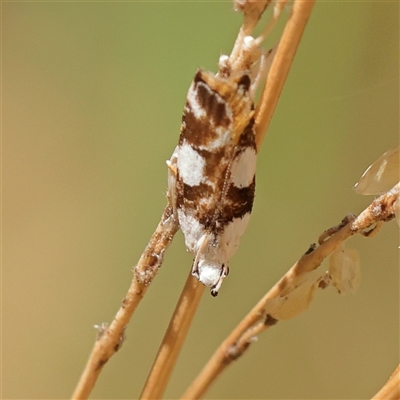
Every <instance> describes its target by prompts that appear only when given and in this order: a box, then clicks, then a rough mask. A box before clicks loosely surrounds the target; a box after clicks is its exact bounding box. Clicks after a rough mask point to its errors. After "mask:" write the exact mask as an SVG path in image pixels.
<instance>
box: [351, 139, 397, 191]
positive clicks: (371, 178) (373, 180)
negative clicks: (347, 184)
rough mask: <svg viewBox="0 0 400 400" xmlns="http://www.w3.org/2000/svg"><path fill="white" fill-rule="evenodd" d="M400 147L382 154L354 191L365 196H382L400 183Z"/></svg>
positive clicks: (355, 186)
mask: <svg viewBox="0 0 400 400" xmlns="http://www.w3.org/2000/svg"><path fill="white" fill-rule="evenodd" d="M399 175H400V173H399V145H397V146H395V147H393V148H392V149H390V150H388V151H387V152H385V153H384V154H382V155H381V156H380V157H379V158H378V159H377V160H376V161H375V162H373V163H372V164H371V165H370V166H369V167H368V168H367V170H366V171H365V172H364V173H363V175H362V176H361V178H360V180H359V181H358V182H357V183H356V184H355V185H354V190H355V191H356V193H358V194H363V195H380V194H383V193H385V192H387V191H388V190H389V189H391V188H392V187H393V186H394V185H395V184H396V183H397V182H399Z"/></svg>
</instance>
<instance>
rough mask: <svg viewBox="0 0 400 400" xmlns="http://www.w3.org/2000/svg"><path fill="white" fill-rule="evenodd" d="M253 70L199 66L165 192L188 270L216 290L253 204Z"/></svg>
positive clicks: (170, 163) (170, 166) (215, 291)
mask: <svg viewBox="0 0 400 400" xmlns="http://www.w3.org/2000/svg"><path fill="white" fill-rule="evenodd" d="M251 84H252V82H251V75H250V73H249V72H243V73H237V74H233V75H231V76H228V77H224V76H223V75H222V74H221V75H218V74H217V75H213V74H212V73H211V72H207V71H204V70H201V69H200V70H198V71H197V73H196V75H195V77H194V80H193V82H192V84H191V86H190V88H189V92H188V95H187V99H186V105H185V108H184V112H183V117H182V125H181V132H180V137H179V143H178V146H177V147H176V149H175V151H174V153H173V154H172V157H171V159H170V160H169V161H168V162H167V164H168V167H169V177H168V194H169V198H170V201H171V203H172V205H173V209H174V215H175V216H176V218H177V220H178V222H179V225H180V228H181V230H182V232H183V235H184V237H185V245H186V248H187V250H188V251H190V252H191V253H193V254H194V261H193V266H192V274H193V275H194V276H196V277H197V278H198V280H199V281H200V282H201V283H203V284H204V285H206V286H208V287H210V288H211V294H212V295H213V296H216V295H217V294H218V291H219V289H220V287H221V284H222V282H223V280H224V278H225V277H226V276H227V275H228V273H229V267H228V261H229V259H230V258H231V257H232V256H233V255H234V254H235V252H236V250H237V248H238V246H239V242H240V238H241V236H242V235H243V233H244V231H245V229H246V227H247V225H248V222H249V218H250V213H251V211H252V207H253V201H254V190H255V171H256V155H257V148H256V142H255V133H254V103H253V99H252V95H251V92H250V91H251Z"/></svg>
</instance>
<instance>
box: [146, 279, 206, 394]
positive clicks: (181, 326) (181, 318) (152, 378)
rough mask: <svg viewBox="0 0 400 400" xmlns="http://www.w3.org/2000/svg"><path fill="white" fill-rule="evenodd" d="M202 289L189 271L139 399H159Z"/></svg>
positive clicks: (201, 285) (202, 286) (200, 284)
mask: <svg viewBox="0 0 400 400" xmlns="http://www.w3.org/2000/svg"><path fill="white" fill-rule="evenodd" d="M204 288H205V286H204V285H203V284H202V283H200V282H199V281H198V280H197V278H195V277H194V276H193V275H192V271H190V273H189V276H188V278H187V280H186V283H185V286H184V288H183V291H182V294H181V296H180V298H179V301H178V303H177V305H176V308H175V311H174V314H173V316H172V318H171V321H170V323H169V326H168V329H167V332H166V333H165V336H164V339H163V341H162V344H161V346H160V349H159V350H158V354H157V357H156V359H155V360H154V363H153V366H152V367H151V371H150V374H149V376H148V377H147V380H146V384H145V386H144V388H143V390H142V394H141V395H140V398H141V399H160V398H161V397H162V395H163V393H164V391H165V388H166V386H167V384H168V381H169V378H170V376H171V374H172V371H173V369H174V366H175V363H176V360H177V358H178V356H179V353H180V351H181V348H182V346H183V343H184V341H185V338H186V336H187V332H188V331H189V328H190V324H191V322H192V319H193V317H194V314H195V313H196V310H197V307H198V305H199V303H200V299H201V296H202V294H203V292H204Z"/></svg>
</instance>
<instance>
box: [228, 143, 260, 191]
mask: <svg viewBox="0 0 400 400" xmlns="http://www.w3.org/2000/svg"><path fill="white" fill-rule="evenodd" d="M256 161H257V155H256V152H255V150H254V149H253V148H251V147H248V148H247V149H246V150H245V151H243V152H242V153H240V154H239V155H238V156H237V157H236V158H235V159H234V160H233V162H232V165H231V177H232V178H231V179H232V183H233V185H234V186H236V187H237V188H244V187H248V186H249V185H250V184H251V182H253V178H254V175H255V173H256Z"/></svg>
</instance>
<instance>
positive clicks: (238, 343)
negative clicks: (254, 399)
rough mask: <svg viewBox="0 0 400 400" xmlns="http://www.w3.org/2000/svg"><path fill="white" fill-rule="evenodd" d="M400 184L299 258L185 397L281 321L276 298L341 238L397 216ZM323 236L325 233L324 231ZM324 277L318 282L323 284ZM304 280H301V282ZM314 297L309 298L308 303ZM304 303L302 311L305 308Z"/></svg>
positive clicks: (207, 384) (198, 391)
mask: <svg viewBox="0 0 400 400" xmlns="http://www.w3.org/2000/svg"><path fill="white" fill-rule="evenodd" d="M399 189H400V184H397V185H396V186H395V187H394V188H393V189H392V190H390V191H389V192H387V193H385V194H384V195H382V196H380V197H379V198H377V199H375V200H374V201H373V202H372V203H371V204H370V205H369V206H368V207H367V208H366V209H365V210H364V211H363V212H362V213H361V214H360V215H359V216H358V217H357V218H354V217H350V218H349V217H347V218H346V219H345V221H349V222H347V223H346V224H340V225H338V226H337V227H336V229H335V231H336V232H335V233H334V234H333V235H331V236H329V237H328V238H326V239H325V240H324V241H322V243H321V244H320V246H319V247H317V248H316V249H314V248H312V249H311V250H310V251H307V252H306V254H304V255H303V256H302V257H301V258H300V259H299V261H297V262H296V263H295V264H294V266H293V267H292V268H291V269H290V270H289V271H288V272H287V273H286V274H285V275H284V276H283V277H282V278H281V279H280V280H279V282H278V283H276V284H275V285H274V286H273V288H272V289H271V290H270V291H269V292H268V293H267V294H266V295H265V296H264V297H263V298H262V299H261V300H260V301H259V302H258V303H257V304H256V306H255V307H254V308H253V309H252V310H251V311H250V312H249V313H248V314H247V315H246V316H245V318H244V319H243V320H242V321H241V322H240V323H239V325H238V326H237V327H236V328H235V329H234V330H233V331H232V333H231V334H230V335H229V336H228V337H227V338H226V339H225V340H224V341H223V342H222V344H221V345H220V346H219V347H218V349H217V350H216V351H215V353H214V355H213V356H212V357H211V359H210V360H209V361H208V363H207V364H206V366H205V367H204V368H203V370H202V371H201V372H200V374H199V375H198V376H197V378H196V379H195V380H194V381H193V382H192V384H191V385H190V387H189V388H188V390H187V391H186V392H185V393H184V394H183V396H182V399H198V398H200V397H202V395H203V394H204V393H205V392H206V391H207V390H208V389H209V387H210V386H211V384H212V383H213V382H214V381H215V380H216V379H217V377H218V376H219V375H220V374H221V373H222V372H223V371H224V370H225V369H226V368H227V367H228V365H230V364H231V362H232V361H233V360H236V359H237V358H239V357H240V356H241V355H243V353H244V352H245V351H246V350H247V349H248V348H249V346H250V345H251V343H252V342H253V341H254V338H255V336H256V335H258V334H260V333H261V332H262V331H264V330H266V329H268V328H270V327H271V326H272V325H275V324H276V323H277V322H278V319H277V318H275V317H274V314H272V313H270V309H269V307H270V305H271V304H274V303H273V300H275V299H285V300H286V299H287V298H288V295H289V294H290V293H292V292H293V291H294V290H295V289H296V288H298V287H299V282H301V279H302V277H304V275H305V274H307V273H310V272H311V271H314V270H315V269H316V268H317V267H318V266H319V265H321V263H322V261H323V260H324V259H325V258H326V257H328V256H329V255H330V254H331V253H332V252H333V251H334V250H335V249H336V248H337V247H338V246H339V245H340V244H341V243H342V242H344V241H345V240H346V239H348V238H349V237H351V236H353V235H354V234H356V233H361V234H363V233H364V231H365V230H367V229H369V228H370V227H371V226H372V225H373V224H376V223H377V222H380V221H382V222H385V221H389V220H390V219H392V218H393V216H394V212H395V209H394V204H395V201H396V199H397V198H398V197H399ZM321 236H322V235H321ZM322 283H323V282H322V281H321V280H317V284H320V287H324V285H322ZM300 284H301V283H300ZM311 299H312V298H310V299H307V301H308V302H307V304H306V306H308V305H309V302H310V301H311ZM306 308H307V307H303V308H302V309H300V310H299V312H301V311H304V310H305V309H306Z"/></svg>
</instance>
